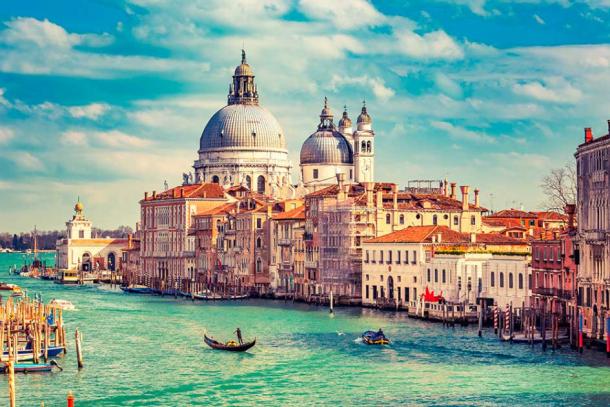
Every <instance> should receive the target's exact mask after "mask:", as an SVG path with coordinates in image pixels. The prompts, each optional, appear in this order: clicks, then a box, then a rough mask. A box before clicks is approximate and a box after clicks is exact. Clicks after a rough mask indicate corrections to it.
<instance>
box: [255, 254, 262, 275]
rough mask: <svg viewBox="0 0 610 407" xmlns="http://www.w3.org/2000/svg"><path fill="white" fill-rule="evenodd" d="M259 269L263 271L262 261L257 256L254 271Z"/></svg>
mask: <svg viewBox="0 0 610 407" xmlns="http://www.w3.org/2000/svg"><path fill="white" fill-rule="evenodd" d="M261 271H263V261H262V260H261V258H260V257H259V258H257V259H256V272H257V273H260V272H261Z"/></svg>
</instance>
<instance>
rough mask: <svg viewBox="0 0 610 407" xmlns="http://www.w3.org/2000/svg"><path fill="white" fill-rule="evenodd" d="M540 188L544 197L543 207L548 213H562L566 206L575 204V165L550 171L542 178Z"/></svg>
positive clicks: (568, 164)
mask: <svg viewBox="0 0 610 407" xmlns="http://www.w3.org/2000/svg"><path fill="white" fill-rule="evenodd" d="M540 188H542V192H543V194H544V196H545V201H544V203H543V206H544V207H545V208H546V209H547V210H549V211H556V212H563V210H564V208H565V206H566V205H567V204H574V203H576V164H575V163H573V162H572V163H567V164H566V165H564V166H563V167H560V168H555V169H552V170H551V172H550V173H549V174H548V175H546V176H545V177H544V178H542V183H541V184H540Z"/></svg>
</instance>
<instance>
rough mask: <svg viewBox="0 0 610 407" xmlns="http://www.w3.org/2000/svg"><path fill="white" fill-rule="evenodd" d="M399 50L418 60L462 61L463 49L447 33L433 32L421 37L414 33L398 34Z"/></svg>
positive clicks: (401, 32) (404, 32)
mask: <svg viewBox="0 0 610 407" xmlns="http://www.w3.org/2000/svg"><path fill="white" fill-rule="evenodd" d="M396 39H397V41H398V44H397V50H398V51H399V52H401V53H403V54H404V55H408V56H410V57H413V58H418V59H435V58H438V59H461V58H463V57H464V51H463V49H462V47H461V46H460V45H459V44H458V43H457V42H456V41H455V40H454V39H453V38H451V37H450V36H449V35H447V33H446V32H444V31H442V30H438V31H432V32H429V33H426V34H423V35H419V34H417V33H415V32H413V31H400V32H398V33H396Z"/></svg>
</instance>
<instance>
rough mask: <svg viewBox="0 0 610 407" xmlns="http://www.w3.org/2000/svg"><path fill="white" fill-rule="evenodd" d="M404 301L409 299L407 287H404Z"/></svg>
mask: <svg viewBox="0 0 610 407" xmlns="http://www.w3.org/2000/svg"><path fill="white" fill-rule="evenodd" d="M405 301H409V287H405Z"/></svg>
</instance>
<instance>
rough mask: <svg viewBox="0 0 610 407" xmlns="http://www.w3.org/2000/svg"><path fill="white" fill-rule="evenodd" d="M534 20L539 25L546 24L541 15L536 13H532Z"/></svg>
mask: <svg viewBox="0 0 610 407" xmlns="http://www.w3.org/2000/svg"><path fill="white" fill-rule="evenodd" d="M533 17H534V20H536V22H537V23H538V24H540V25H544V24H546V23H545V21H544V20H543V19H542V17H540V16H539V15H538V14H534V15H533Z"/></svg>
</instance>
